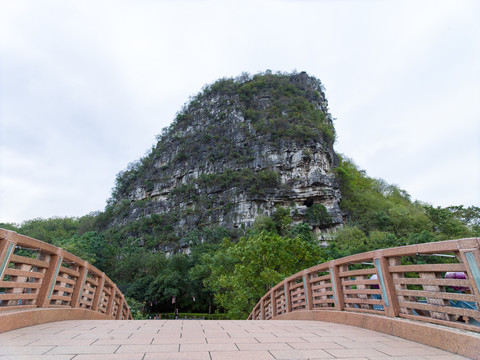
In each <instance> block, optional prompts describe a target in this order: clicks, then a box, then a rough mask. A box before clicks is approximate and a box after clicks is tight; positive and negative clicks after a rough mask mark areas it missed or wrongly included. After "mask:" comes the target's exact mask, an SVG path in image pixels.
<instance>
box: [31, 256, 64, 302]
mask: <svg viewBox="0 0 480 360" xmlns="http://www.w3.org/2000/svg"><path fill="white" fill-rule="evenodd" d="M62 251H63V250H62V249H60V248H59V249H58V250H57V253H56V254H52V255H51V256H50V260H49V265H48V268H47V269H46V271H45V275H44V277H43V281H42V287H41V288H40V290H39V292H38V297H37V306H38V307H41V308H45V307H48V305H49V304H50V297H51V296H52V293H53V288H54V287H55V283H56V282H57V275H58V272H59V270H60V266H61V265H62V261H63V257H62V255H61V254H62Z"/></svg>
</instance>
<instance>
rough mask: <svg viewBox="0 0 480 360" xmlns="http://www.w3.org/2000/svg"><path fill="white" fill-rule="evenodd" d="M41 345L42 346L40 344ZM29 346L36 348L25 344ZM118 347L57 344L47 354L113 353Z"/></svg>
mask: <svg viewBox="0 0 480 360" xmlns="http://www.w3.org/2000/svg"><path fill="white" fill-rule="evenodd" d="M39 347H40V346H39ZM25 348H26V349H28V348H35V346H25ZM117 349H118V346H117V345H99V346H69V345H66V346H63V345H60V346H56V347H54V348H53V349H51V350H50V351H49V352H48V354H46V355H53V354H113V353H114V352H115V350H117Z"/></svg>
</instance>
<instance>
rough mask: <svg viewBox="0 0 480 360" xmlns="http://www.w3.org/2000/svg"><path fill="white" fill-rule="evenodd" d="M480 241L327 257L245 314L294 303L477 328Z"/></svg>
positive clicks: (274, 312)
mask: <svg viewBox="0 0 480 360" xmlns="http://www.w3.org/2000/svg"><path fill="white" fill-rule="evenodd" d="M479 247H480V239H479V238H470V239H461V240H449V241H441V242H435V243H425V244H418V245H410V246H403V247H396V248H390V249H383V250H375V251H370V252H366V253H362V254H356V255H352V256H348V257H344V258H341V259H337V260H332V261H329V262H326V263H323V264H320V265H316V266H313V267H311V268H309V269H306V270H303V271H300V272H298V273H296V274H295V275H292V276H290V277H289V278H287V279H285V280H284V281H282V282H281V283H279V284H277V285H276V286H274V287H273V288H272V289H271V290H270V291H269V292H267V293H266V294H265V295H264V296H263V297H262V298H261V299H260V301H259V302H258V303H257V305H256V306H255V307H254V308H253V310H252V312H251V313H250V315H249V317H248V319H249V320H260V319H266V320H268V319H273V318H277V317H280V318H282V316H281V315H282V314H288V313H290V312H295V311H299V310H303V311H308V310H312V311H315V310H316V311H329V310H336V311H344V312H354V313H368V314H376V315H383V316H385V317H390V318H395V317H397V318H398V317H399V318H406V319H411V320H419V321H421V322H427V323H434V324H440V325H446V326H449V327H453V328H460V329H465V330H471V331H476V332H480V311H478V309H480V307H479V304H480V270H479V264H480V252H479ZM291 315H293V314H291ZM283 318H285V316H283Z"/></svg>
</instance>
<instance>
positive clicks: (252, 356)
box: [210, 351, 275, 360]
mask: <svg viewBox="0 0 480 360" xmlns="http://www.w3.org/2000/svg"><path fill="white" fill-rule="evenodd" d="M210 355H211V356H212V360H275V358H274V357H273V355H272V354H271V353H269V352H268V351H212V352H210Z"/></svg>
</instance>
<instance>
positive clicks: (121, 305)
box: [115, 294, 125, 320]
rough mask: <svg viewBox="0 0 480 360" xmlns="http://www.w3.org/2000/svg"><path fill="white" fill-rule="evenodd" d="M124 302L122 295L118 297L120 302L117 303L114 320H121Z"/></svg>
mask: <svg viewBox="0 0 480 360" xmlns="http://www.w3.org/2000/svg"><path fill="white" fill-rule="evenodd" d="M124 302H125V296H124V295H123V294H122V296H120V302H119V303H118V308H117V316H116V317H115V319H116V320H122V315H123V303H124Z"/></svg>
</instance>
